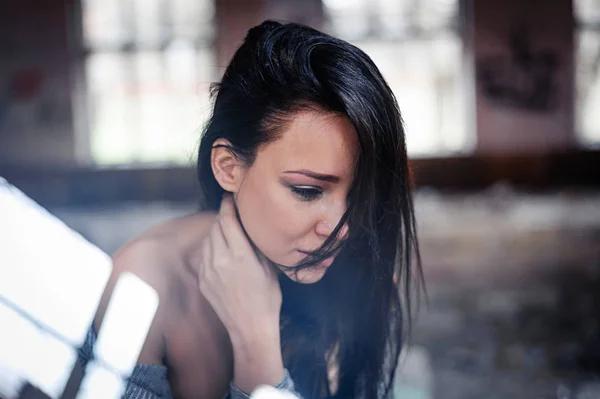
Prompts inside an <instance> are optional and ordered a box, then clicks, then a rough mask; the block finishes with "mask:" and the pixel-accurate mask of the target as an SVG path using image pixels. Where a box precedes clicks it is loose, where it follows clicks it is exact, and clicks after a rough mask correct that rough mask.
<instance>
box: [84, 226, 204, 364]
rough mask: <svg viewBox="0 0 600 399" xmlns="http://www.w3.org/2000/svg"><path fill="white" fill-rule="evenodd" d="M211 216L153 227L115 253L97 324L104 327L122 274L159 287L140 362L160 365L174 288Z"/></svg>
mask: <svg viewBox="0 0 600 399" xmlns="http://www.w3.org/2000/svg"><path fill="white" fill-rule="evenodd" d="M210 220H211V218H210V217H207V216H206V215H190V216H186V217H183V218H179V219H175V220H172V221H170V222H167V223H165V224H162V225H159V226H156V227H154V228H151V229H150V230H148V231H146V232H144V233H143V234H141V235H140V236H138V237H136V238H135V239H133V240H132V241H130V242H129V243H127V244H125V245H124V246H123V247H122V248H120V249H119V250H118V251H117V252H116V253H115V254H114V255H113V270H112V273H111V276H110V278H109V281H108V284H107V286H106V289H105V291H104V294H103V295H102V298H101V301H100V306H99V307H98V312H97V314H96V317H95V320H94V324H95V326H96V328H97V329H101V328H102V319H103V318H104V313H105V312H106V308H107V306H108V302H109V300H110V296H111V295H112V292H113V289H114V286H115V284H116V282H117V281H118V279H119V277H120V276H121V274H123V273H126V272H129V273H132V274H134V275H136V276H137V277H139V278H140V279H141V280H143V281H144V282H146V283H147V284H148V285H150V286H151V287H152V288H154V289H155V290H156V292H157V293H158V296H159V306H158V310H157V313H156V315H155V318H154V321H153V323H152V325H151V327H150V331H149V333H148V337H147V339H146V342H145V344H144V346H143V348H142V352H141V354H140V358H139V363H142V364H160V363H161V362H162V360H163V358H164V355H165V326H166V325H167V324H168V323H169V315H170V314H171V313H172V310H173V309H172V308H173V307H174V306H177V305H176V304H174V303H173V297H174V295H173V292H172V291H173V287H176V286H178V284H177V281H176V280H179V279H180V276H181V272H180V269H181V268H182V267H183V264H184V263H185V261H184V259H185V251H186V250H187V248H188V247H189V246H190V245H193V243H194V242H195V241H197V240H200V239H202V236H201V233H202V230H203V229H204V228H205V225H209V224H210V222H209V221H210Z"/></svg>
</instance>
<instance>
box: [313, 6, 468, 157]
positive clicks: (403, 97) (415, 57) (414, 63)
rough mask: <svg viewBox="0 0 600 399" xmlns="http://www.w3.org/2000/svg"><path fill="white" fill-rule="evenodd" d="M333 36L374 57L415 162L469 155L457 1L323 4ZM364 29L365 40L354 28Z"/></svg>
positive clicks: (362, 30) (362, 31) (361, 31)
mask: <svg viewBox="0 0 600 399" xmlns="http://www.w3.org/2000/svg"><path fill="white" fill-rule="evenodd" d="M324 4H325V6H326V11H327V15H328V17H329V20H330V25H329V30H330V31H331V32H332V33H333V34H335V35H337V36H339V37H341V38H343V39H346V40H350V41H352V42H353V43H355V44H356V45H357V46H358V47H360V48H361V49H363V50H364V51H365V52H366V53H367V54H369V55H370V56H371V58H372V59H373V61H374V62H375V64H377V66H378V67H379V69H380V70H381V72H382V74H383V75H384V77H385V78H386V80H387V81H388V83H389V85H390V87H391V88H392V90H393V91H394V94H395V95H396V98H397V99H398V104H399V106H400V111H401V113H402V116H403V119H404V122H405V127H406V131H407V147H408V151H409V153H410V154H411V155H412V156H431V155H442V154H449V153H456V152H465V151H470V150H471V149H472V146H473V144H474V138H473V137H472V135H471V134H470V133H471V132H470V131H469V130H468V129H467V119H466V118H467V108H466V107H467V106H466V89H465V86H464V78H465V76H464V75H463V64H462V62H463V54H462V42H461V39H460V36H459V35H458V33H457V32H456V31H455V30H454V24H455V22H456V16H457V14H458V2H457V1H456V0H420V1H415V0H372V1H369V2H368V3H367V2H366V1H359V0H354V1H351V2H344V1H340V0H327V1H325V2H324ZM357 25H359V26H360V31H359V32H360V34H357V31H356V30H355V31H354V34H350V33H349V32H351V31H353V30H354V27H355V26H357Z"/></svg>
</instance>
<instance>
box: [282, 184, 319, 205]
mask: <svg viewBox="0 0 600 399" xmlns="http://www.w3.org/2000/svg"><path fill="white" fill-rule="evenodd" d="M290 190H292V192H293V193H294V194H296V195H297V196H298V197H300V199H301V200H302V201H313V200H316V199H318V198H320V197H321V195H323V190H321V189H320V188H318V187H313V186H290Z"/></svg>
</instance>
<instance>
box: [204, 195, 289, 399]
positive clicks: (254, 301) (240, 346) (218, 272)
mask: <svg viewBox="0 0 600 399" xmlns="http://www.w3.org/2000/svg"><path fill="white" fill-rule="evenodd" d="M198 274H199V288H200V291H201V292H202V294H203V295H204V297H205V298H206V299H207V300H208V302H209V303H210V304H211V306H212V307H213V309H214V311H215V313H216V314H217V315H218V316H219V318H220V319H221V321H222V323H223V324H224V325H225V327H226V328H227V331H228V332H229V336H230V338H231V342H232V345H233V351H234V373H235V376H234V380H235V384H236V385H237V386H238V387H239V388H240V389H242V390H244V391H246V392H251V391H252V389H254V387H256V386H257V385H258V384H270V385H275V384H277V383H278V382H279V381H280V380H281V379H282V378H283V374H284V373H283V361H282V360H281V349H280V336H279V312H280V310H281V289H280V287H279V281H278V279H277V275H276V271H275V270H273V269H272V268H271V267H270V265H268V264H266V262H264V264H263V263H261V262H260V261H259V259H258V257H257V255H256V254H255V252H254V249H253V248H252V246H251V245H250V243H249V242H248V239H247V238H246V236H245V234H244V232H243V230H242V227H241V226H240V224H239V222H238V220H237V218H236V214H235V208H234V204H233V200H232V198H231V197H229V196H227V197H225V198H223V201H222V204H221V209H220V211H219V215H218V216H217V220H216V221H215V224H214V225H213V227H212V229H211V231H210V233H209V235H208V236H207V237H206V238H205V240H204V241H203V242H202V261H201V264H200V265H199V272H198Z"/></svg>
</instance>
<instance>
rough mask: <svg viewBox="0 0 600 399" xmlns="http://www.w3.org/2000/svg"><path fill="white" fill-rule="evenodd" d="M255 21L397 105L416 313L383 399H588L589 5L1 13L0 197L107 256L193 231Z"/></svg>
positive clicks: (594, 231)
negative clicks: (317, 43)
mask: <svg viewBox="0 0 600 399" xmlns="http://www.w3.org/2000/svg"><path fill="white" fill-rule="evenodd" d="M266 18H274V19H279V20H285V21H294V22H301V23H304V24H307V25H311V26H314V27H316V28H319V29H322V30H325V31H327V32H330V33H332V34H334V35H337V36H339V37H341V38H343V39H347V40H349V41H350V42H352V43H354V44H356V45H358V46H359V47H361V48H362V49H363V50H365V51H366V52H367V53H368V54H369V55H370V56H371V57H372V58H373V60H374V61H375V63H376V64H377V65H378V66H379V68H380V69H381V71H382V73H383V74H384V75H385V77H386V79H387V80H388V82H389V84H390V86H391V87H392V89H393V90H394V92H395V94H396V96H397V98H398V102H399V105H400V109H401V111H402V113H403V117H404V120H405V123H406V128H407V140H408V150H409V154H410V155H411V157H412V161H411V162H412V168H413V172H414V176H415V181H416V187H417V194H416V207H417V217H418V228H419V233H420V238H421V243H422V253H423V262H424V265H423V266H424V271H425V275H426V279H427V283H428V293H429V302H428V303H426V302H423V303H422V306H421V309H420V312H419V316H418V319H417V320H416V322H415V325H414V331H413V336H412V339H411V342H410V345H411V348H412V350H411V351H410V352H409V354H410V356H412V357H411V359H412V360H410V362H412V363H411V366H410V367H405V368H404V370H403V373H402V374H401V375H400V376H399V377H398V378H399V379H400V380H402V382H403V384H404V385H402V387H404V388H403V389H404V390H403V391H402V392H399V395H398V397H401V398H443V399H452V398H462V399H470V398H473V399H475V398H477V399H479V398H527V399H530V398H558V399H569V398H573V399H587V398H600V0H544V1H542V0H528V1H521V0H503V1H497V0H368V1H367V0H3V1H2V2H1V3H0V176H2V177H4V178H6V179H7V180H8V181H9V182H11V183H12V184H14V185H16V186H17V187H18V188H20V189H21V190H23V191H24V192H25V193H26V194H27V195H29V196H31V197H32V198H33V199H34V200H36V201H37V202H39V203H40V204H41V205H43V206H44V207H46V208H47V209H48V210H50V211H51V212H52V213H54V214H55V215H57V216H58V217H60V218H61V219H62V220H64V221H65V222H66V223H67V224H68V225H69V226H71V227H72V228H74V229H75V230H77V231H78V232H80V233H81V234H83V235H84V237H86V238H87V239H88V240H90V241H91V242H92V243H94V244H96V245H98V246H99V247H100V248H102V249H103V250H105V251H107V252H109V253H112V252H113V251H114V250H116V249H117V248H118V247H119V246H121V245H122V244H123V243H124V242H125V241H127V240H128V239H130V238H132V237H133V236H134V235H135V234H137V233H139V232H141V231H142V230H144V229H145V228H147V227H149V226H151V225H154V224H156V223H160V222H162V221H164V220H166V219H169V218H172V217H175V216H179V215H182V214H185V213H188V212H193V211H194V210H195V207H196V198H197V196H198V184H197V182H196V180H195V172H194V158H195V152H196V150H197V145H198V142H199V138H200V135H201V132H202V127H203V124H204V122H205V121H206V118H207V117H208V115H209V113H210V107H211V104H210V99H209V97H208V88H209V85H210V83H211V82H214V81H218V80H219V78H220V75H221V74H222V72H223V70H224V67H225V66H226V65H227V62H228V60H229V58H230V57H231V55H232V54H233V52H234V51H235V49H236V47H237V46H238V45H239V44H240V41H241V39H242V38H243V36H244V34H245V32H246V31H247V30H248V29H249V28H250V27H252V26H254V25H256V24H257V23H259V22H261V21H262V20H264V19H266ZM0 223H1V221H0ZM32 250H35V249H32ZM410 356H409V357H410ZM411 395H412V396H411ZM419 395H421V396H419Z"/></svg>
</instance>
